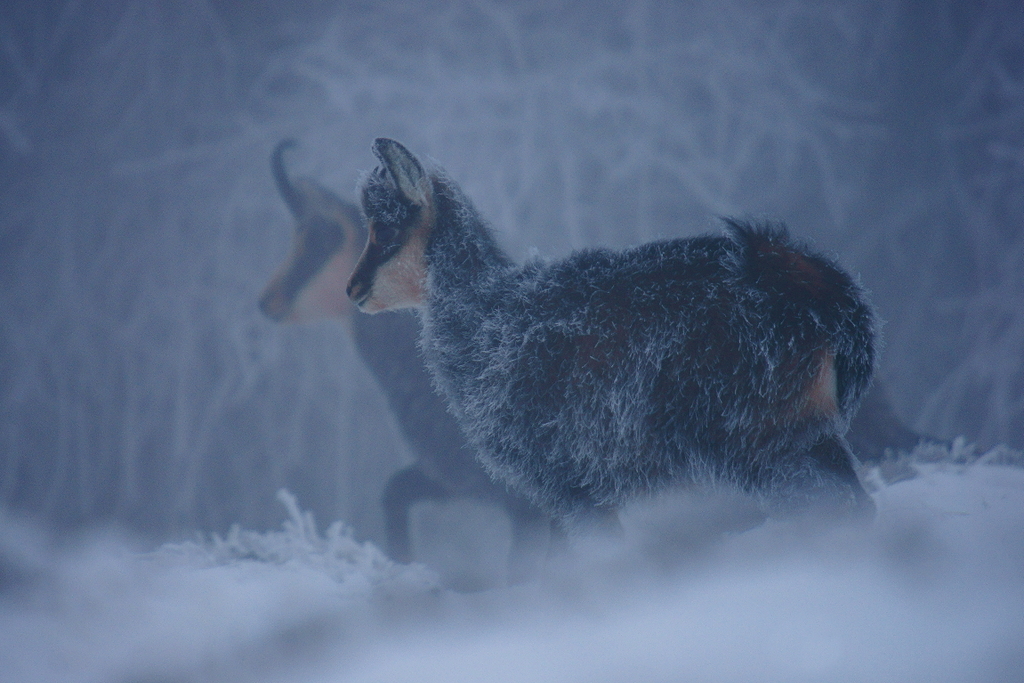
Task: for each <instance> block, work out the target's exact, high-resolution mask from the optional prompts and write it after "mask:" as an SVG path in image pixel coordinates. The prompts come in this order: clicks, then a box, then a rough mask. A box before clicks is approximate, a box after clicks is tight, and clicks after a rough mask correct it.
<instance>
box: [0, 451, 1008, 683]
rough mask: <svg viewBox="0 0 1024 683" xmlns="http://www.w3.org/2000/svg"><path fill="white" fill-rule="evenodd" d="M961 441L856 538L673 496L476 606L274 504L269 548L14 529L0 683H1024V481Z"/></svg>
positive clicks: (887, 491) (253, 538) (338, 528)
mask: <svg viewBox="0 0 1024 683" xmlns="http://www.w3.org/2000/svg"><path fill="white" fill-rule="evenodd" d="M958 446H959V447H961V449H962V447H963V442H957V444H954V447H953V448H952V449H951V450H944V452H943V453H942V454H941V455H942V456H943V458H941V459H940V458H937V457H936V447H934V446H932V447H929V448H924V447H922V448H919V449H918V450H917V451H915V452H914V453H913V454H912V455H911V456H910V457H909V458H905V459H904V461H903V462H902V465H901V468H893V469H890V473H891V472H895V471H900V472H902V474H901V475H900V476H898V477H895V478H893V479H892V480H891V482H892V483H886V476H885V472H884V471H883V470H882V469H877V470H874V471H872V472H870V473H868V481H869V482H871V483H872V484H873V487H874V488H875V491H874V493H873V495H874V498H875V501H876V503H877V506H878V515H877V518H876V519H875V521H874V522H873V523H872V524H871V525H869V526H867V527H858V526H853V527H850V526H843V527H815V526H808V525H806V524H802V523H798V522H795V521H789V522H776V521H769V522H766V523H764V524H761V525H759V526H756V527H754V528H752V529H749V530H747V531H745V532H741V533H724V534H718V533H709V532H708V531H707V529H708V528H710V527H709V525H710V526H713V521H714V519H715V518H716V517H720V516H722V515H723V514H726V513H727V511H728V510H729V509H730V508H731V507H732V506H733V504H734V503H735V502H736V500H735V499H733V498H728V499H722V500H721V501H719V500H716V499H712V498H706V499H699V498H693V497H689V498H687V497H683V496H682V495H681V494H680V495H673V496H665V497H662V498H661V499H659V500H654V501H646V502H643V503H638V504H636V505H634V506H633V507H631V508H630V509H628V510H626V511H625V512H624V514H623V526H624V529H625V531H624V534H623V536H622V538H617V539H603V538H594V539H583V540H581V541H580V542H579V543H578V544H577V545H576V546H574V547H573V548H572V549H571V550H570V551H569V552H568V553H567V554H566V555H556V556H553V557H552V558H550V559H549V560H548V561H547V562H546V565H545V568H544V569H543V570H542V571H541V572H540V574H539V576H538V577H537V578H536V579H535V580H533V581H531V582H528V583H526V584H523V585H519V586H513V587H495V588H491V589H489V590H484V591H480V592H476V593H467V594H462V593H457V592H454V591H450V590H447V589H443V588H440V587H439V582H438V575H437V574H436V573H434V572H433V571H432V570H431V569H428V568H427V567H425V566H423V565H417V564H413V565H397V564H394V563H392V562H390V561H389V560H387V559H386V558H385V557H384V556H383V555H382V554H381V553H380V551H379V550H377V549H376V548H375V547H374V546H373V545H372V544H370V543H366V542H358V541H356V540H355V539H354V538H353V537H352V535H351V534H350V533H349V531H348V530H347V528H346V527H345V526H344V525H343V524H341V523H335V524H333V525H331V526H329V527H328V528H327V530H326V531H324V532H322V533H321V532H318V530H317V529H316V526H315V524H314V521H313V519H312V516H311V515H309V513H303V512H301V511H300V510H299V508H298V504H297V503H296V501H295V500H294V498H293V497H291V496H290V495H289V494H287V493H284V492H282V493H281V494H280V496H279V497H280V499H281V501H282V502H283V503H284V504H285V506H286V509H287V511H288V513H289V517H288V519H287V521H286V522H285V523H284V525H283V527H282V529H281V530H280V531H271V532H266V533H256V532H252V531H245V530H240V529H238V528H235V529H233V530H232V531H231V532H230V533H229V534H227V535H226V536H224V537H216V536H214V537H211V538H207V539H197V540H195V541H192V542H187V543H178V544H167V545H164V546H162V547H160V548H159V549H157V550H156V551H150V552H143V551H140V550H137V549H133V547H132V545H131V543H130V542H128V541H127V540H125V539H123V538H114V537H109V536H108V537H102V538H96V537H94V538H89V539H83V540H82V541H81V542H80V543H78V544H75V545H73V546H72V545H70V544H68V543H62V544H58V543H56V542H53V541H47V540H46V539H45V538H44V537H43V536H42V534H41V533H39V532H37V531H34V530H32V529H31V528H30V527H28V526H27V525H26V524H25V523H23V522H18V521H17V520H14V519H5V520H4V521H3V523H2V534H0V538H2V541H0V543H2V546H0V547H2V552H3V555H2V557H3V561H4V564H5V575H6V576H8V577H11V578H9V579H8V580H5V581H4V582H3V585H4V591H3V594H2V598H0V600H2V603H0V605H2V607H0V634H2V638H0V672H3V673H2V674H0V679H2V680H10V681H40V682H45V681H235V680H245V681H306V682H313V681H389V682H400V681H428V682H429V681H445V682H448V683H451V682H453V681H480V680H488V681H498V682H501V681H583V680H586V681H641V680H642V681H677V680H690V681H705V680H706V681H759V680H764V681H778V680H787V681H817V680H828V681H875V680H878V681H882V680H899V681H964V680H972V681H1009V680H1019V679H1020V678H1019V677H1020V675H1021V673H1020V672H1021V671H1022V670H1024V669H1022V668H1021V667H1022V666H1024V638H1022V633H1024V524H1022V522H1024V469H1022V468H1021V467H1020V462H1021V458H1020V454H1017V453H1015V452H1013V451H1009V450H1008V449H1002V450H999V451H992V452H990V453H989V454H986V455H984V456H982V457H981V458H980V459H977V460H974V461H973V462H970V463H964V462H956V460H957V458H956V456H957V453H958V452H957V447H958ZM961 460H962V458H961ZM994 461H995V462H1005V463H1011V462H1012V463H1014V464H993V462H994ZM444 519H447V520H449V522H450V521H451V519H452V518H451V517H450V516H449V517H446V518H444ZM11 570H16V571H14V572H12V571H11Z"/></svg>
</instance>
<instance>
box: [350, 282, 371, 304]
mask: <svg viewBox="0 0 1024 683" xmlns="http://www.w3.org/2000/svg"><path fill="white" fill-rule="evenodd" d="M366 289H367V288H366V285H364V284H363V283H362V282H356V281H355V280H354V279H353V280H349V282H348V286H347V287H345V293H346V294H348V298H349V299H352V301H355V302H356V303H359V301H360V300H361V299H363V298H364V297H365V295H366Z"/></svg>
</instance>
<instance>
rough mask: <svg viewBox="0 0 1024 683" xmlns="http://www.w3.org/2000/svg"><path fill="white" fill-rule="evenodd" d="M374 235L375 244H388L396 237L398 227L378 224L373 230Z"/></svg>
mask: <svg viewBox="0 0 1024 683" xmlns="http://www.w3.org/2000/svg"><path fill="white" fill-rule="evenodd" d="M374 235H375V236H376V238H377V240H376V241H377V244H380V245H388V244H391V243H392V242H394V241H395V239H396V238H397V237H398V228H396V227H395V226H393V225H380V226H377V228H376V230H374Z"/></svg>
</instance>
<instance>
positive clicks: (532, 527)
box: [504, 496, 553, 585]
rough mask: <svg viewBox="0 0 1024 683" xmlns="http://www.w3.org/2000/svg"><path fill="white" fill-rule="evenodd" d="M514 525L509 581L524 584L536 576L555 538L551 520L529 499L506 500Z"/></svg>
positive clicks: (509, 562)
mask: <svg viewBox="0 0 1024 683" xmlns="http://www.w3.org/2000/svg"><path fill="white" fill-rule="evenodd" d="M504 507H505V510H506V512H508V516H509V521H510V522H511V525H512V546H511V548H510V549H509V555H508V582H509V583H510V584H513V585H514V584H520V583H523V582H525V581H528V580H529V579H531V578H533V577H534V576H535V575H536V574H537V571H538V569H539V565H540V563H541V561H542V560H543V559H544V558H545V557H546V555H547V552H548V548H549V546H550V544H551V542H552V540H553V539H552V534H551V531H550V526H551V520H550V519H549V518H548V516H547V515H546V514H544V513H543V512H541V511H540V510H539V509H537V508H536V507H534V506H533V505H530V504H529V503H528V502H526V500H524V499H522V498H519V497H513V496H508V497H507V498H506V500H505V501H504Z"/></svg>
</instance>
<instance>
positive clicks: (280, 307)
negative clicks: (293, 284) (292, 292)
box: [260, 291, 288, 320]
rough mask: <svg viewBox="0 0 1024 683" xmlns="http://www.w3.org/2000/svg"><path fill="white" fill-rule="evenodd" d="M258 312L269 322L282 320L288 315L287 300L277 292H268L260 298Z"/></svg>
mask: <svg viewBox="0 0 1024 683" xmlns="http://www.w3.org/2000/svg"><path fill="white" fill-rule="evenodd" d="M260 311H262V312H263V315H265V316H267V317H268V318H270V319H271V320H282V319H283V318H284V317H285V316H286V315H287V314H288V300H287V297H285V296H284V295H283V294H282V293H281V292H279V291H269V292H266V293H264V295H263V296H261V297H260Z"/></svg>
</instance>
